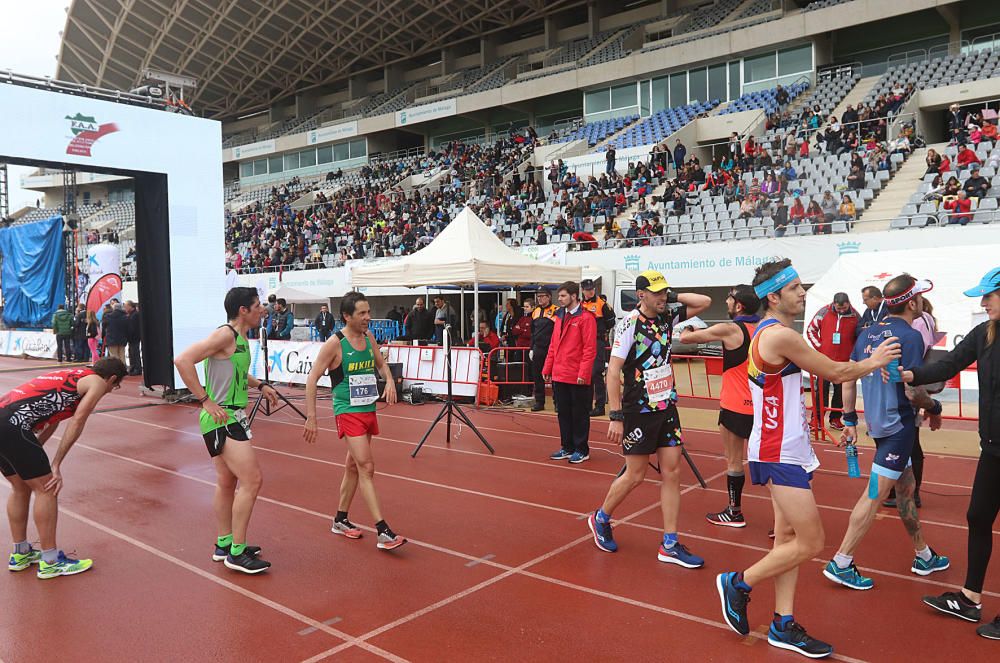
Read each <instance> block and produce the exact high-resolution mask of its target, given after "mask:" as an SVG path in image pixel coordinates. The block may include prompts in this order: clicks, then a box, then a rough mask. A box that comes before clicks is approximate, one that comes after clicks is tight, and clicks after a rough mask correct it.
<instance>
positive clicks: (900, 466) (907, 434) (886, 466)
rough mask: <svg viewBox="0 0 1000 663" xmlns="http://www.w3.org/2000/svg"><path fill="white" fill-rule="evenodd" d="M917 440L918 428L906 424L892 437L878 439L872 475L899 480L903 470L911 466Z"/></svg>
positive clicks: (876, 440) (876, 439)
mask: <svg viewBox="0 0 1000 663" xmlns="http://www.w3.org/2000/svg"><path fill="white" fill-rule="evenodd" d="M916 439H917V428H916V426H914V425H913V424H907V423H905V422H904V423H903V427H902V428H900V429H899V430H898V431H896V432H895V433H893V434H892V435H890V436H888V437H876V438H875V458H874V460H873V461H872V474H878V475H881V476H884V477H886V478H887V479H898V478H899V475H900V474H902V473H903V470H905V469H906V468H907V467H909V466H910V464H911V463H910V455H911V454H912V453H913V443H914V441H915V440H916Z"/></svg>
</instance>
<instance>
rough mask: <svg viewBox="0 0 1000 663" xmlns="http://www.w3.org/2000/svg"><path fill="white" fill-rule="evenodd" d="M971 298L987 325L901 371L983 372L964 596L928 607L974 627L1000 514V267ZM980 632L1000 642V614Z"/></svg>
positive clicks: (912, 374) (933, 376)
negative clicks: (975, 299)
mask: <svg viewBox="0 0 1000 663" xmlns="http://www.w3.org/2000/svg"><path fill="white" fill-rule="evenodd" d="M965 294H966V296H968V297H981V298H982V302H981V303H982V306H983V308H984V309H986V315H987V316H988V318H989V319H988V320H987V321H986V322H984V323H983V324H981V325H979V326H978V327H976V328H975V329H973V330H972V331H970V332H969V334H968V335H967V336H966V337H965V338H964V339H962V342H961V343H959V344H958V345H957V346H955V349H954V350H952V351H951V352H949V353H948V354H947V355H945V356H944V357H942V358H941V359H940V360H938V361H936V362H934V363H932V364H926V365H924V366H922V367H920V368H915V369H913V370H912V371H908V370H902V380H903V382H908V383H910V384H913V385H921V384H930V383H932V382H939V381H941V380H948V379H951V378H953V377H955V376H956V375H958V374H959V372H960V371H962V370H963V369H965V368H966V367H968V366H970V365H971V364H972V362H977V368H978V372H979V438H980V443H979V444H980V448H981V449H982V453H981V454H980V456H979V465H978V467H977V468H976V478H975V480H974V481H973V484H972V498H971V499H970V501H969V511H968V513H967V514H966V519H967V520H968V523H969V566H968V569H967V570H966V576H965V585H964V586H963V588H962V590H961V591H958V592H945V593H944V594H942V595H941V596H925V597H924V603H926V604H927V605H929V606H930V607H932V608H934V609H935V610H940V611H941V612H944V613H947V614H949V615H953V616H955V617H958V618H960V619H964V620H966V621H970V622H978V621H979V620H980V619H981V618H982V616H981V612H982V605H981V604H980V601H982V597H983V595H982V592H983V582H984V580H985V579H986V567H987V566H988V565H989V562H990V553H991V552H992V547H993V532H992V530H993V523H994V522H995V521H996V518H997V514H998V513H1000V389H998V388H997V383H998V382H1000V342H997V337H998V336H1000V267H997V268H996V269H993V270H990V271H989V272H987V273H986V275H985V276H984V277H983V278H982V280H981V281H980V282H979V285H977V286H976V287H974V288H970V289H969V290H966V291H965ZM976 633H978V634H979V635H981V636H983V637H984V638H989V639H991V640H1000V615H997V617H996V618H995V619H994V620H993V622H992V623H990V624H984V625H983V626H980V627H979V628H978V629H977V630H976Z"/></svg>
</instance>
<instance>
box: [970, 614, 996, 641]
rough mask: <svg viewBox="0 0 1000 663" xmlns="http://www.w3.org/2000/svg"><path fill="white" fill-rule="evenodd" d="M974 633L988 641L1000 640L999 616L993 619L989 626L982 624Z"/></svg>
mask: <svg viewBox="0 0 1000 663" xmlns="http://www.w3.org/2000/svg"><path fill="white" fill-rule="evenodd" d="M976 633H978V634H979V635H981V636H983V637H984V638H986V639H988V640H1000V615H997V616H996V617H994V618H993V621H992V622H990V623H989V624H983V625H982V626H980V627H979V628H977V629H976Z"/></svg>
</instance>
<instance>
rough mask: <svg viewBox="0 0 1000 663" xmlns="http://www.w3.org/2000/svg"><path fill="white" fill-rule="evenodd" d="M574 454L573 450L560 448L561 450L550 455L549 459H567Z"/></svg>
mask: <svg viewBox="0 0 1000 663" xmlns="http://www.w3.org/2000/svg"><path fill="white" fill-rule="evenodd" d="M572 455H573V452H572V451H566V450H565V449H560V450H559V451H557V452H555V453H554V454H552V455H551V456H549V460H566V459H567V458H569V457H570V456H572Z"/></svg>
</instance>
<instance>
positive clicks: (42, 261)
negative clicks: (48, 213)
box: [0, 216, 66, 327]
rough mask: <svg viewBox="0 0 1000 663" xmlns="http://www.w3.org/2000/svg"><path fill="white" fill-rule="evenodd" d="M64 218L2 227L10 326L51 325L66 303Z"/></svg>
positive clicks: (5, 317) (5, 297)
mask: <svg viewBox="0 0 1000 663" xmlns="http://www.w3.org/2000/svg"><path fill="white" fill-rule="evenodd" d="M62 228H63V220H62V217H61V216H54V217H52V218H51V219H48V220H46V221H36V222H34V223H25V224H22V225H18V226H11V227H10V228H0V256H3V300H4V307H3V321H4V324H6V325H7V326H8V327H49V326H50V325H51V324H52V314H53V313H55V311H56V307H57V306H58V305H59V304H65V303H66V283H65V280H64V279H63V267H64V266H65V264H66V261H65V258H64V250H63V242H62Z"/></svg>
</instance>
